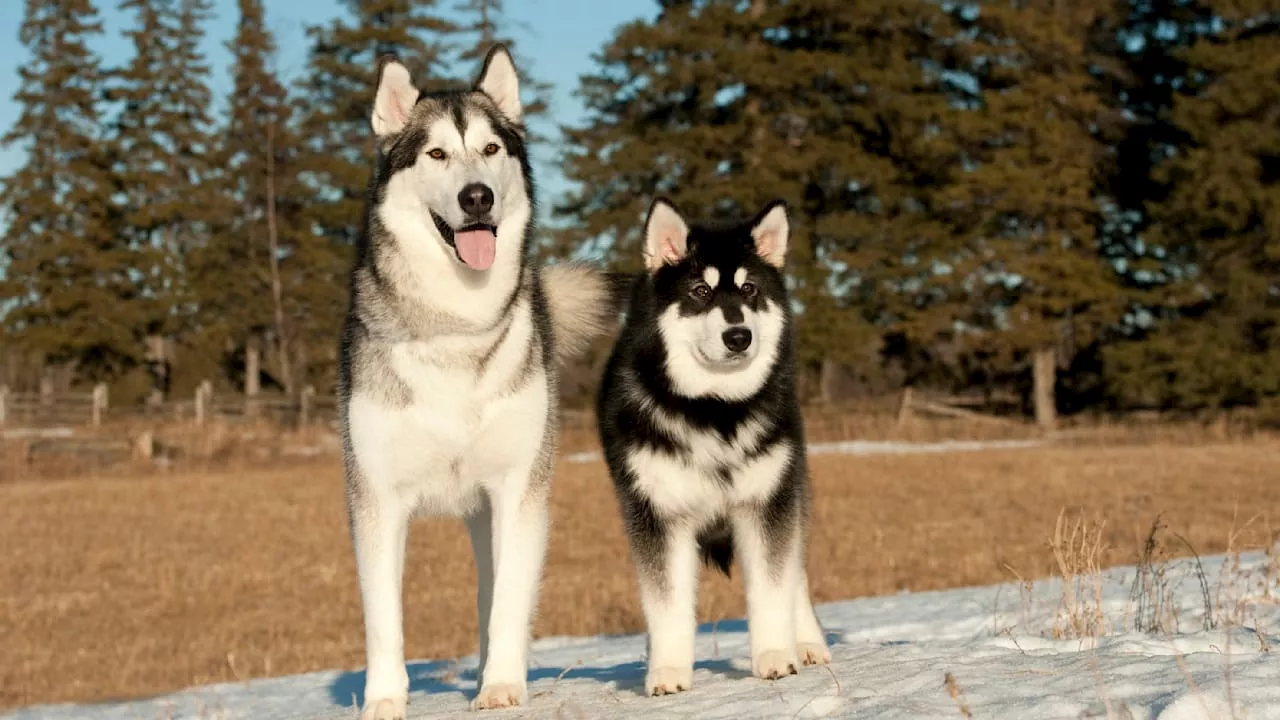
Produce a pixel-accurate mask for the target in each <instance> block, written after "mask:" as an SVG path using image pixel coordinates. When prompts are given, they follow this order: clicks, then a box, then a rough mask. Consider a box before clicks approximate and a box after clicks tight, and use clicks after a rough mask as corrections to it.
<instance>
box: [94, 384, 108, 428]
mask: <svg viewBox="0 0 1280 720" xmlns="http://www.w3.org/2000/svg"><path fill="white" fill-rule="evenodd" d="M106 411H107V384H106V383H98V384H97V385H94V386H93V424H94V425H95V426H97V425H101V424H102V414H103V413H104V412H106Z"/></svg>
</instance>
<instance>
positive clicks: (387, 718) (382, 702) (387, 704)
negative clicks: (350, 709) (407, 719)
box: [360, 698, 407, 720]
mask: <svg viewBox="0 0 1280 720" xmlns="http://www.w3.org/2000/svg"><path fill="white" fill-rule="evenodd" d="M406 704H407V699H406V698H375V699H373V700H366V701H365V703H364V710H363V711H361V712H360V720H404V715H405V705H406Z"/></svg>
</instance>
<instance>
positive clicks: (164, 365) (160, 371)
mask: <svg viewBox="0 0 1280 720" xmlns="http://www.w3.org/2000/svg"><path fill="white" fill-rule="evenodd" d="M147 363H148V364H150V365H151V394H150V395H149V396H148V397H147V404H148V405H161V404H163V403H164V397H165V393H166V392H167V390H168V387H169V353H168V347H167V343H165V340H164V336H162V335H148V336H147Z"/></svg>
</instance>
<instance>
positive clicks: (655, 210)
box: [644, 197, 689, 272]
mask: <svg viewBox="0 0 1280 720" xmlns="http://www.w3.org/2000/svg"><path fill="white" fill-rule="evenodd" d="M688 251H689V225H688V224H687V223H685V221H684V218H682V217H680V211H679V210H676V206H675V205H672V204H671V201H670V200H667V199H666V198H661V197H660V198H655V199H654V201H653V204H652V205H650V206H649V217H648V219H646V220H645V222H644V266H645V268H646V269H648V270H649V272H653V271H655V270H657V269H658V268H660V267H662V266H663V265H667V264H674V263H678V262H680V261H681V260H683V259H684V256H685V253H687V252H688Z"/></svg>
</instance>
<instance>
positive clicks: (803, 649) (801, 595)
mask: <svg viewBox="0 0 1280 720" xmlns="http://www.w3.org/2000/svg"><path fill="white" fill-rule="evenodd" d="M795 603H796V604H795V608H796V655H797V656H799V658H800V662H802V663H804V664H805V665H826V664H827V663H829V662H831V649H830V648H828V647H827V636H826V634H825V633H824V632H823V631H822V625H821V624H820V623H819V622H818V615H817V614H816V613H815V612H814V611H813V599H812V598H811V597H810V596H809V575H808V573H806V572H805V570H804V567H803V566H801V568H800V573H799V577H797V578H796V600H795Z"/></svg>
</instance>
